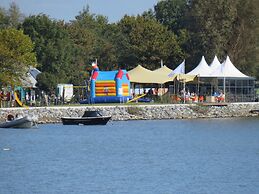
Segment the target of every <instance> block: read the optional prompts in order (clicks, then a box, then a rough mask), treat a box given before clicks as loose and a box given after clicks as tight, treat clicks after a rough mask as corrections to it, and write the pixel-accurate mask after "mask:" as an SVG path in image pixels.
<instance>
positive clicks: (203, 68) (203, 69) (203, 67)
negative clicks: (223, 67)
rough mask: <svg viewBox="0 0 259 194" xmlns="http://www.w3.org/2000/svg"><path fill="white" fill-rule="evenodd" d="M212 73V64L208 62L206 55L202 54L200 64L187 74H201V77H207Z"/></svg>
mask: <svg viewBox="0 0 259 194" xmlns="http://www.w3.org/2000/svg"><path fill="white" fill-rule="evenodd" d="M210 73H211V69H210V66H209V65H208V63H207V62H206V60H205V58H204V56H202V58H201V61H200V63H199V65H198V66H197V67H196V68H194V69H193V70H192V71H190V72H189V73H187V75H199V76H200V77H206V76H209V75H210Z"/></svg>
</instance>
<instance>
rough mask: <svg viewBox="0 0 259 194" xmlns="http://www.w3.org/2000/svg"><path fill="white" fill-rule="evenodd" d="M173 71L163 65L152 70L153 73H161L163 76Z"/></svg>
mask: <svg viewBox="0 0 259 194" xmlns="http://www.w3.org/2000/svg"><path fill="white" fill-rule="evenodd" d="M172 71H173V70H172V69H170V68H168V67H167V66H166V65H163V66H162V67H160V68H158V69H156V70H154V71H153V72H156V73H163V74H167V75H168V74H170V73H171V72H172Z"/></svg>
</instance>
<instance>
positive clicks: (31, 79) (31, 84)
mask: <svg viewBox="0 0 259 194" xmlns="http://www.w3.org/2000/svg"><path fill="white" fill-rule="evenodd" d="M40 73H41V71H39V70H38V69H36V68H33V67H30V69H29V71H28V72H27V74H26V76H24V77H23V79H22V80H21V82H22V86H23V87H25V88H36V84H37V80H36V77H37V75H39V74H40Z"/></svg>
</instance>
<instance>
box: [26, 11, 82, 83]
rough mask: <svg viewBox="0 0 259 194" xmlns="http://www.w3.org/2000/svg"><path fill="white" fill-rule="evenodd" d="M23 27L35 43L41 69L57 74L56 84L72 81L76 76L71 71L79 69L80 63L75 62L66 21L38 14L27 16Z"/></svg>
mask: <svg viewBox="0 0 259 194" xmlns="http://www.w3.org/2000/svg"><path fill="white" fill-rule="evenodd" d="M22 28H23V29H24V32H25V33H26V34H28V35H29V36H30V37H31V39H32V41H33V42H34V43H35V52H36V54H37V59H38V68H39V70H40V71H42V72H46V73H48V74H52V75H54V76H56V79H55V84H58V83H68V82H70V81H71V79H72V77H73V76H74V75H73V74H71V72H73V70H74V69H77V66H78V64H76V63H75V49H74V44H73V42H72V40H71V39H70V37H69V33H68V31H67V30H66V26H65V23H64V22H63V21H52V20H50V19H49V18H48V16H46V15H37V16H30V17H28V18H26V19H25V21H24V22H23V24H22ZM45 77H51V76H45ZM43 80H44V79H43Z"/></svg>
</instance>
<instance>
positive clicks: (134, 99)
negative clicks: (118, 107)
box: [127, 94, 147, 103]
mask: <svg viewBox="0 0 259 194" xmlns="http://www.w3.org/2000/svg"><path fill="white" fill-rule="evenodd" d="M146 95H147V94H142V95H140V96H137V97H135V98H133V99H131V100H129V101H127V103H128V102H133V101H136V100H137V99H139V98H142V97H144V96H146Z"/></svg>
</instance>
